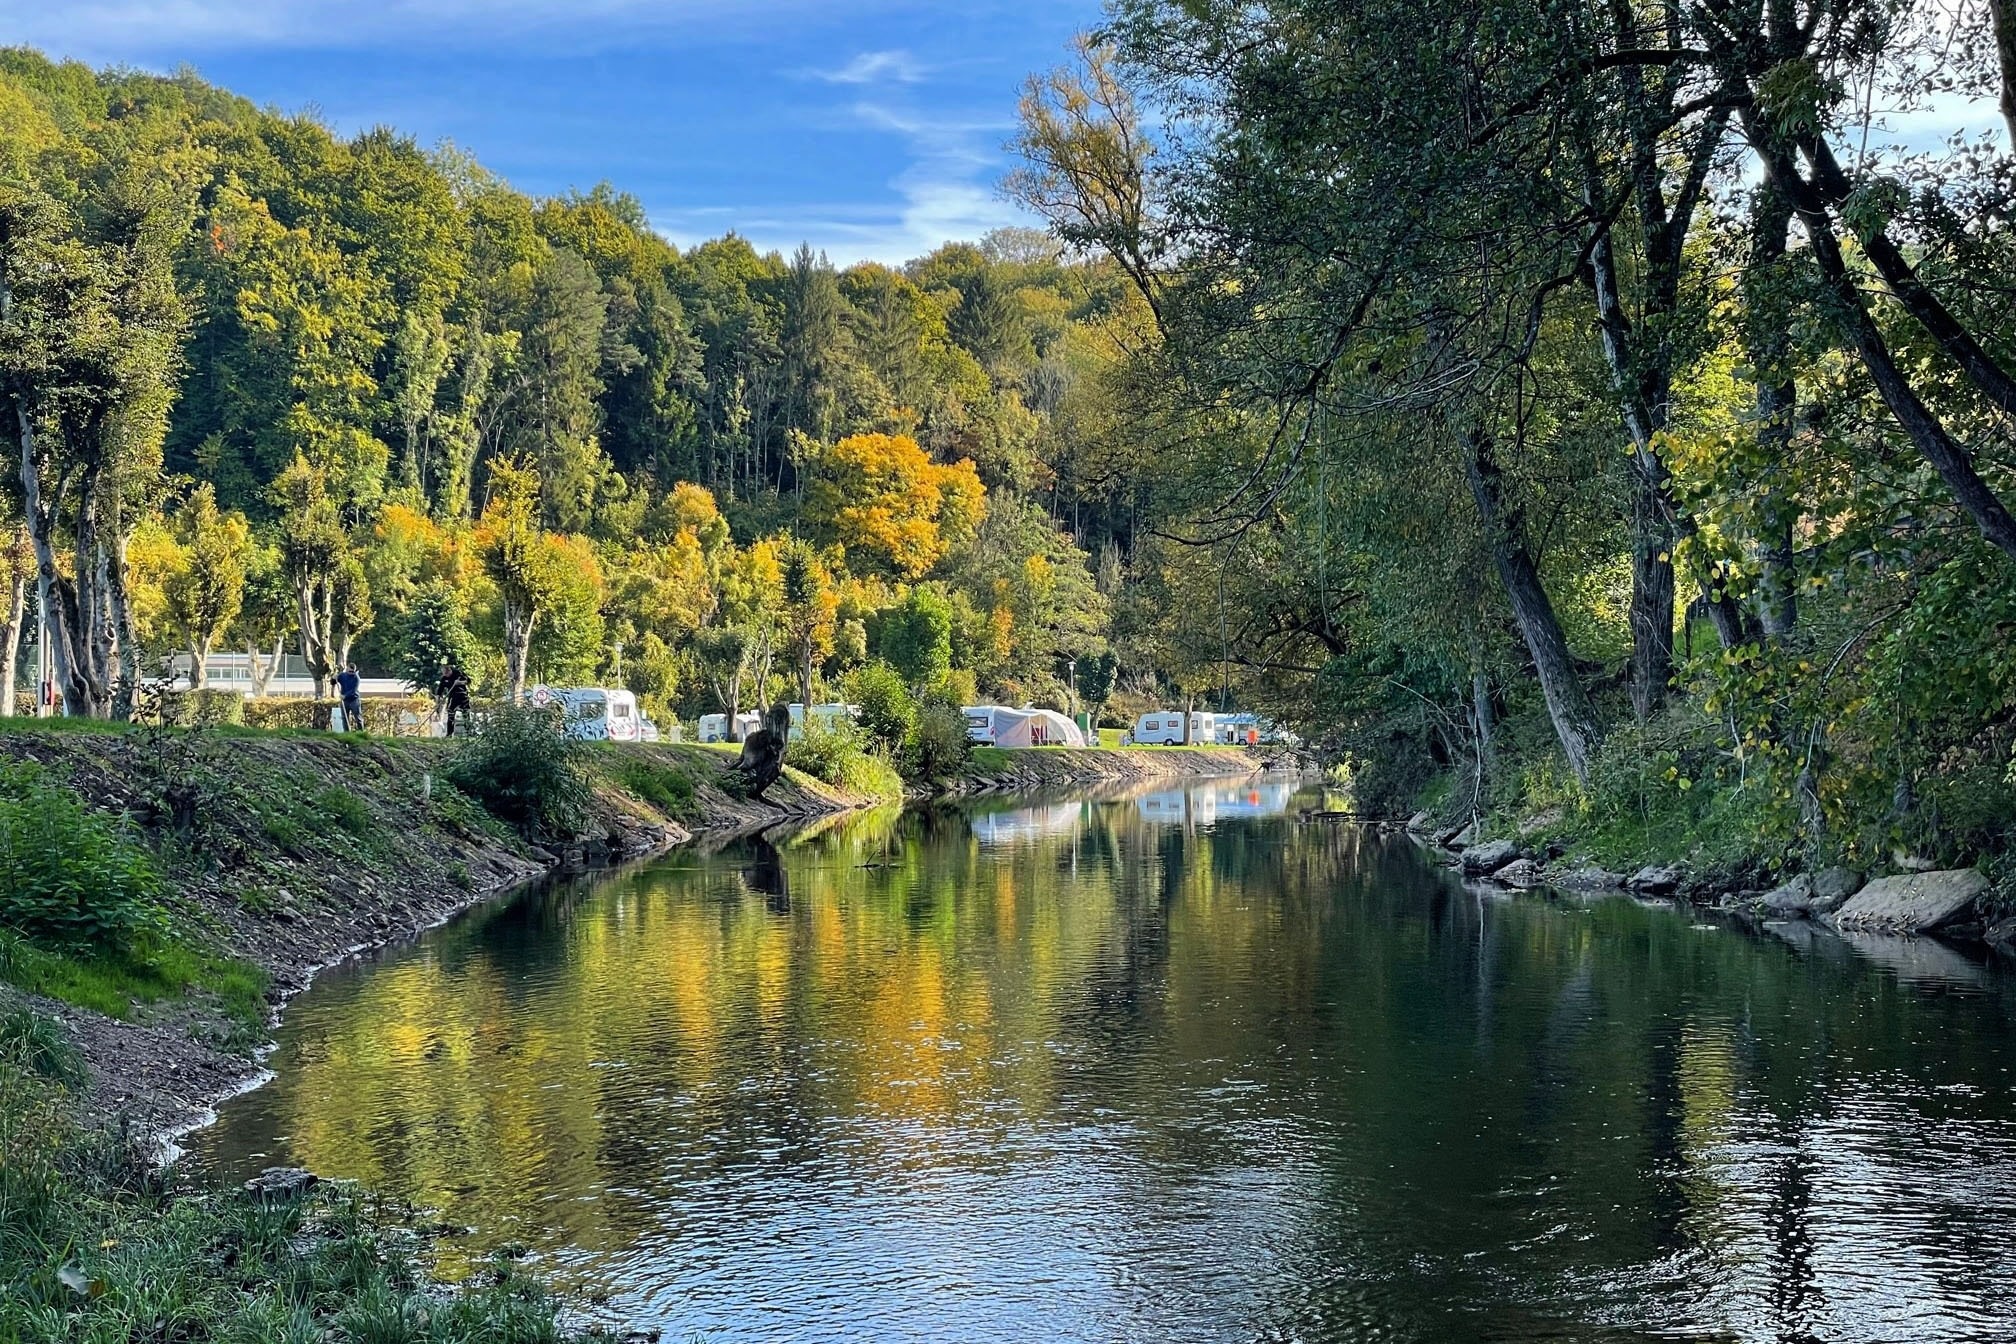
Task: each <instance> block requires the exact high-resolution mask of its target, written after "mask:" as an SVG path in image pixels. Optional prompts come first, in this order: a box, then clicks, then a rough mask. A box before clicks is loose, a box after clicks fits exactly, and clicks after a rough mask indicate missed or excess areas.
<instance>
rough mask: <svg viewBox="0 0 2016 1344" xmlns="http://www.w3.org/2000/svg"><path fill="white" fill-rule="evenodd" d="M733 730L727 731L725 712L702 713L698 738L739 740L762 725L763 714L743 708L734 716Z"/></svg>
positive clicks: (710, 740) (709, 740) (704, 740)
mask: <svg viewBox="0 0 2016 1344" xmlns="http://www.w3.org/2000/svg"><path fill="white" fill-rule="evenodd" d="M734 726H735V731H734V732H732V733H731V732H730V731H729V723H728V716H727V715H726V714H702V715H701V716H700V725H699V732H698V734H697V736H698V738H699V740H700V741H702V742H740V741H741V740H742V739H743V738H745V737H747V736H749V734H751V733H753V732H755V731H756V730H757V729H758V728H761V727H762V726H763V716H762V715H761V714H758V713H756V712H755V711H754V710H749V709H745V710H743V711H742V712H741V713H740V714H737V715H736V716H735V725H734Z"/></svg>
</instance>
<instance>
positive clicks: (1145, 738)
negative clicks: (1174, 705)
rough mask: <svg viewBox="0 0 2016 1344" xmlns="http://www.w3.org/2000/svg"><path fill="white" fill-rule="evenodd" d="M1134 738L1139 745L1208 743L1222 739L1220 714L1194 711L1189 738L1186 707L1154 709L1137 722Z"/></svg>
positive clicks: (1198, 744)
mask: <svg viewBox="0 0 2016 1344" xmlns="http://www.w3.org/2000/svg"><path fill="white" fill-rule="evenodd" d="M1133 737H1134V742H1135V744H1136V745H1137V746H1163V747H1173V746H1177V745H1180V744H1181V743H1183V742H1186V741H1187V742H1190V743H1192V744H1194V745H1197V746H1204V745H1207V744H1210V743H1214V742H1216V741H1217V740H1218V716H1217V715H1215V714H1210V713H1206V712H1205V711H1203V710H1192V711H1191V713H1190V734H1189V736H1188V737H1187V738H1186V737H1185V736H1184V734H1183V711H1182V710H1180V709H1158V710H1153V711H1151V712H1149V713H1147V714H1143V715H1142V716H1141V717H1140V718H1139V719H1136V720H1135V721H1134V734H1133Z"/></svg>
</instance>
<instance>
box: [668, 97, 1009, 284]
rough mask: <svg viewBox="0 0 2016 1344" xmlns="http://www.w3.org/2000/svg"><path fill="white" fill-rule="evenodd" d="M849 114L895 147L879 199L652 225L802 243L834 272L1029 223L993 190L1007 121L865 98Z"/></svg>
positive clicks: (691, 213) (700, 215) (717, 213)
mask: <svg viewBox="0 0 2016 1344" xmlns="http://www.w3.org/2000/svg"><path fill="white" fill-rule="evenodd" d="M851 113H852V116H853V119H854V120H855V121H856V122H857V123H858V124H860V125H862V126H864V127H867V128H869V129H871V130H874V131H877V132H881V133H883V134H887V135H893V136H897V137H899V138H900V139H901V140H902V141H903V144H904V150H905V158H906V159H907V164H906V166H905V167H904V168H903V169H902V171H900V172H899V173H897V174H896V176H895V177H894V178H892V179H891V180H890V181H889V182H888V184H887V190H888V192H889V193H890V194H889V195H887V196H884V197H882V199H880V200H875V201H866V202H859V203H848V204H837V203H831V202H829V203H824V204H807V205H804V206H802V207H795V208H792V209H789V210H784V211H779V210H775V209H771V210H735V209H732V208H730V209H723V208H720V207H710V208H707V209H686V210H663V211H659V210H654V211H653V212H652V222H653V223H654V224H655V225H656V226H657V227H658V228H659V229H661V230H663V231H664V232H665V234H666V236H667V237H669V238H671V239H672V240H673V241H674V242H677V243H680V244H681V245H686V244H689V243H692V242H697V241H699V240H700V239H702V238H705V237H707V236H709V235H710V234H713V233H717V232H718V231H719V230H720V228H721V227H722V225H723V223H724V222H732V223H733V226H734V228H735V231H736V232H737V233H739V234H741V235H742V236H743V237H745V238H747V239H749V241H750V242H752V243H754V244H755V245H756V246H758V247H760V248H763V249H765V250H769V249H775V250H777V251H780V252H788V251H790V250H791V249H792V248H794V247H796V246H797V245H798V244H799V243H801V242H805V243H810V244H811V245H812V246H813V248H815V249H816V250H819V251H823V252H825V253H826V254H827V255H828V256H830V257H832V259H833V260H834V261H835V262H836V263H838V264H839V265H842V266H845V265H849V264H851V263H853V262H856V261H880V262H885V263H892V264H893V263H895V262H901V261H907V260H910V259H911V258H913V257H919V256H922V255H923V254H925V253H926V252H929V251H931V250H932V249H933V248H935V247H937V246H939V245H940V244H941V243H944V242H947V241H949V240H955V239H965V240H969V241H972V240H977V239H979V238H980V237H981V236H982V235H984V234H986V233H988V232H989V231H991V230H993V229H997V228H1001V227H1002V226H1004V225H1010V224H1027V223H1030V222H1032V221H1031V220H1030V219H1029V217H1028V216H1027V215H1026V214H1024V213H1023V212H1022V211H1021V210H1019V209H1017V208H1016V207H1015V206H1014V205H1012V204H1010V203H1009V202H1008V201H1006V200H1005V199H1003V198H1002V196H1001V194H1000V193H999V191H998V190H996V188H995V179H996V178H997V177H998V176H999V175H1000V172H1001V155H1000V145H1001V141H1002V139H1003V138H1004V137H1005V136H1006V135H1007V133H1008V131H1009V130H1010V129H1011V126H1012V123H1010V122H1007V121H1002V120H990V119H986V118H974V117H970V116H966V117H961V116H958V115H954V114H949V113H948V112H947V111H946V110H945V109H943V108H916V107H907V106H897V105H892V104H890V103H888V102H883V101H873V100H863V101H860V102H857V103H855V104H854V106H853V108H852V109H851Z"/></svg>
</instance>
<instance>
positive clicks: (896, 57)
mask: <svg viewBox="0 0 2016 1344" xmlns="http://www.w3.org/2000/svg"><path fill="white" fill-rule="evenodd" d="M927 73H928V71H927V70H926V69H925V67H924V66H923V65H921V64H919V63H918V61H917V59H916V58H915V57H913V56H912V55H911V54H910V53H909V52H907V51H864V52H862V53H861V54H860V55H859V56H856V57H855V58H854V59H853V60H851V61H849V62H847V64H845V65H843V66H841V67H840V68H839V69H838V70H813V71H811V72H810V74H811V76H812V78H814V79H820V80H824V81H825V82H826V83H828V84H917V83H921V82H922V81H923V79H924V76H925V75H926V74H927Z"/></svg>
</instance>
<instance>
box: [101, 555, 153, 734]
mask: <svg viewBox="0 0 2016 1344" xmlns="http://www.w3.org/2000/svg"><path fill="white" fill-rule="evenodd" d="M114 526H115V527H116V529H117V535H116V536H115V537H114V539H113V543H112V545H111V546H110V547H108V548H106V551H105V556H106V585H105V597H106V614H107V617H108V619H109V620H110V622H111V625H112V635H113V641H114V656H115V659H116V666H117V669H118V670H117V680H116V681H115V682H114V684H113V698H112V716H113V717H114V718H116V719H119V720H121V721H124V722H131V720H132V718H133V710H134V706H135V704H136V702H137V700H138V698H139V695H140V681H141V677H142V675H143V672H144V669H143V668H142V667H141V666H140V627H139V624H138V622H136V621H135V620H134V618H133V604H132V602H131V601H130V600H129V598H128V595H127V591H126V587H127V585H126V581H127V577H128V570H127V547H128V545H129V544H130V542H131V537H130V534H129V533H128V531H127V529H126V528H125V527H124V526H123V524H121V523H120V522H119V520H118V519H116V518H115V520H114Z"/></svg>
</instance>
